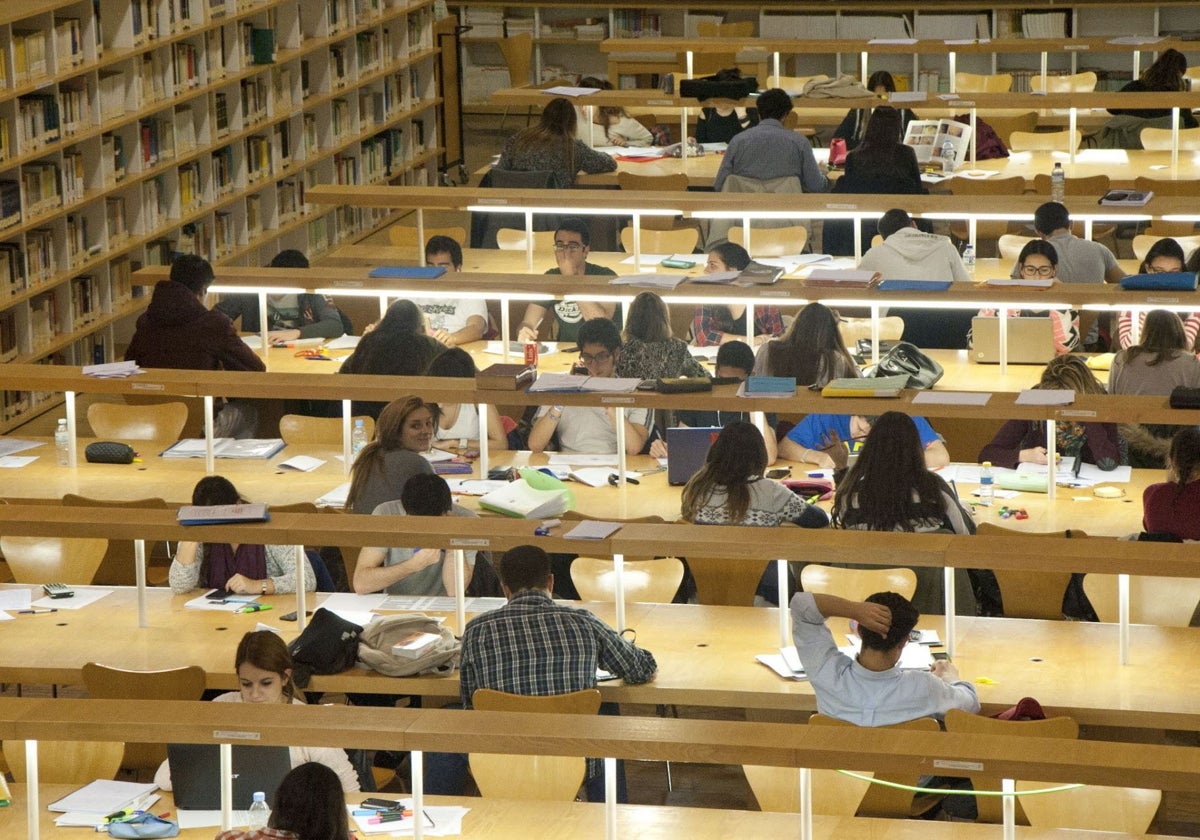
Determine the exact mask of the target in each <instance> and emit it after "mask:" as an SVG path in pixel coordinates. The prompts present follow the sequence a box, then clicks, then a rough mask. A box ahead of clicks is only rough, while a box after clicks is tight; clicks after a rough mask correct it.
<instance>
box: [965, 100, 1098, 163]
mask: <svg viewBox="0 0 1200 840" xmlns="http://www.w3.org/2000/svg"><path fill="white" fill-rule="evenodd" d="M1068 114H1069V116H1068V117H1067V131H1069V132H1070V134H1068V135H1067V137H1069V138H1070V143H1071V163H1074V162H1075V129H1077V128H1078V127H1079V111H1078V109H1076V108H1074V107H1072V108H1070V109H1069V110H1068ZM972 142H974V138H972Z"/></svg>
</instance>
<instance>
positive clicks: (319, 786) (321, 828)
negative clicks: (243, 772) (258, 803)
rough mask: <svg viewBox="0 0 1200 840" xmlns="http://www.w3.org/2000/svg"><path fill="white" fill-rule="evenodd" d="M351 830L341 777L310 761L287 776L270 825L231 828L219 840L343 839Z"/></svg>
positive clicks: (223, 832) (281, 786)
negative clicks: (263, 827) (257, 828)
mask: <svg viewBox="0 0 1200 840" xmlns="http://www.w3.org/2000/svg"><path fill="white" fill-rule="evenodd" d="M350 836H352V835H351V834H350V819H349V817H348V816H347V815H346V797H345V794H344V792H343V791H342V784H341V781H340V780H339V779H338V776H337V773H334V772H333V771H332V770H330V769H329V768H328V767H326V766H325V765H324V764H321V763H320V762H316V761H307V762H305V763H304V764H300V765H298V766H296V767H294V768H292V771H291V772H290V773H288V774H287V775H286V776H284V777H283V781H281V782H280V783H279V788H278V789H277V790H276V791H275V808H274V809H272V811H271V817H270V819H269V820H268V822H267V828H265V829H259V830H251V829H246V830H245V831H243V830H242V829H240V828H231V829H230V830H228V831H222V832H221V833H220V834H218V835H217V837H216V840H343V838H347V837H350Z"/></svg>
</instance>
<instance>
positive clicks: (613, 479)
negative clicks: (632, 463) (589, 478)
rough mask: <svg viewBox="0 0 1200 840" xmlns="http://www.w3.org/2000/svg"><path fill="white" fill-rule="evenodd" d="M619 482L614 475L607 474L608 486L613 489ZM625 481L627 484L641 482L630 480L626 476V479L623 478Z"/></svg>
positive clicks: (634, 479)
mask: <svg viewBox="0 0 1200 840" xmlns="http://www.w3.org/2000/svg"><path fill="white" fill-rule="evenodd" d="M619 480H620V479H619V478H618V477H617V474H616V473H609V474H608V483H609V484H611V485H612V486H613V487H616V486H617V482H618V481H619ZM625 481H626V483H628V484H641V482H640V481H638V480H637V479H636V478H630V477H628V476H626V477H625Z"/></svg>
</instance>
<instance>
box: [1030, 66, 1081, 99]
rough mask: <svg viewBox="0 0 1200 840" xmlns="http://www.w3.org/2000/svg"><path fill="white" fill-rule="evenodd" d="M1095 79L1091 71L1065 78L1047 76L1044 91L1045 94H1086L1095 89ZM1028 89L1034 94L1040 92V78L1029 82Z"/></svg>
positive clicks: (1036, 77) (1037, 77)
mask: <svg viewBox="0 0 1200 840" xmlns="http://www.w3.org/2000/svg"><path fill="white" fill-rule="evenodd" d="M1096 79H1097V77H1096V74H1095V72H1094V71H1092V70H1085V71H1083V72H1082V73H1072V74H1070V75H1067V76H1047V77H1046V85H1045V90H1046V92H1047V93H1088V92H1090V91H1093V90H1095V89H1096ZM1029 89H1030V90H1032V91H1033V92H1034V93H1040V92H1041V90H1042V77H1041V76H1040V75H1038V76H1034V77H1033V78H1031V79H1030V80H1029Z"/></svg>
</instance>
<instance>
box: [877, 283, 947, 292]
mask: <svg viewBox="0 0 1200 840" xmlns="http://www.w3.org/2000/svg"><path fill="white" fill-rule="evenodd" d="M952 282H953V281H951V280H884V281H883V282H882V283H880V284H879V285H878V286H876V287H875V288H877V289H879V291H881V292H944V291H946V290H947V289H949V288H950V284H951V283H952Z"/></svg>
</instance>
